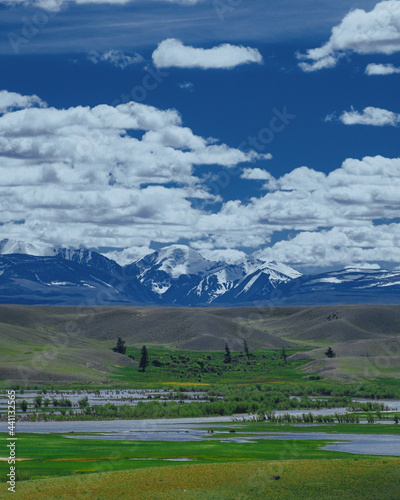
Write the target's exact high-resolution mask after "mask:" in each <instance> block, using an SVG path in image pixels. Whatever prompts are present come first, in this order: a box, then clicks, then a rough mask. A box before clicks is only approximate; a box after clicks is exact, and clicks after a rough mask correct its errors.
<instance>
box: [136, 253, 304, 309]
mask: <svg viewBox="0 0 400 500" xmlns="http://www.w3.org/2000/svg"><path fill="white" fill-rule="evenodd" d="M127 269H129V272H131V273H133V274H135V275H136V276H137V278H138V279H139V280H140V281H141V283H142V284H144V285H145V286H146V287H148V288H150V289H151V290H152V291H153V292H154V293H157V294H158V295H160V296H162V299H163V300H164V301H165V302H167V303H169V304H177V305H186V306H188V305H198V304H212V303H213V302H216V301H219V302H225V301H226V300H232V301H236V300H237V299H238V297H239V295H241V294H242V297H240V300H242V299H243V300H251V297H252V296H253V295H254V293H253V292H254V290H253V285H254V284H256V288H255V289H256V290H257V294H258V295H260V294H262V292H263V291H264V292H266V293H268V292H269V291H271V290H273V289H275V288H276V287H277V286H278V285H279V284H280V283H282V282H286V281H288V280H291V279H294V278H297V277H299V276H300V273H298V272H297V271H295V270H294V269H292V268H290V267H288V266H285V265H284V264H278V263H276V262H271V263H267V262H262V261H259V260H254V259H243V262H241V263H238V264H228V263H226V262H214V261H211V260H207V259H205V258H204V257H203V256H202V255H201V254H200V253H199V252H196V251H195V250H193V249H191V248H189V247H187V246H185V245H172V246H169V247H164V248H161V249H160V250H157V251H155V252H153V253H152V254H150V255H147V256H146V257H144V258H143V259H140V260H138V261H137V262H135V263H133V264H132V265H130V266H127Z"/></svg>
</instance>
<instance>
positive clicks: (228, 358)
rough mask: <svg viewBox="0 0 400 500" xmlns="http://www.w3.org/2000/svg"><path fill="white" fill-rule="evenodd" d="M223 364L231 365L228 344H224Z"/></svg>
mask: <svg viewBox="0 0 400 500" xmlns="http://www.w3.org/2000/svg"><path fill="white" fill-rule="evenodd" d="M224 363H232V356H231V351H230V350H229V347H228V344H225V356H224Z"/></svg>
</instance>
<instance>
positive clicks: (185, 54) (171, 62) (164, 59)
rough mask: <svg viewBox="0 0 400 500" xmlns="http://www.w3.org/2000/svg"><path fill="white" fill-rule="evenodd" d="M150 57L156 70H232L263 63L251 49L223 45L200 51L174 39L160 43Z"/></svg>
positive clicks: (259, 56) (255, 50)
mask: <svg viewBox="0 0 400 500" xmlns="http://www.w3.org/2000/svg"><path fill="white" fill-rule="evenodd" d="M152 57H153V62H154V64H155V66H156V67H158V68H168V67H177V68H202V69H232V68H234V67H236V66H240V65H241V64H248V63H262V61H263V59H262V56H261V54H260V52H259V51H258V50H257V49H253V48H251V47H243V46H237V45H230V44H223V45H219V46H218V47H213V48H212V49H202V48H195V47H190V46H185V45H183V43H182V42H181V41H180V40H177V39H176V38H168V39H167V40H164V41H163V42H161V43H160V44H159V45H158V47H157V49H156V50H155V51H154V52H153V56H152Z"/></svg>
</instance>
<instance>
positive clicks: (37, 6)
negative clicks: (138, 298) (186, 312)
mask: <svg viewBox="0 0 400 500" xmlns="http://www.w3.org/2000/svg"><path fill="white" fill-rule="evenodd" d="M399 82H400V1H399V0H389V1H382V2H377V1H376V0H373V1H368V0H366V1H356V0H338V1H335V2H331V1H330V0H307V1H306V0H298V1H296V2H293V1H289V0H143V1H142V0H101V1H98V0H0V200H1V201H0V207H1V211H0V236H1V237H2V238H9V239H13V240H20V241H24V242H29V243H33V244H35V245H38V246H41V245H46V246H48V245H60V246H63V247H74V248H78V247H86V248H93V249H97V250H99V251H102V252H105V253H107V255H112V256H113V257H114V258H116V259H117V260H118V261H119V262H120V263H123V264H125V263H128V262H131V261H132V260H134V259H136V258H139V257H141V256H144V255H146V254H147V253H149V252H150V251H152V250H154V249H157V248H160V247H162V246H167V245H171V244H186V245H189V246H191V247H192V248H193V249H195V250H198V251H200V253H202V255H203V256H204V257H206V258H210V259H213V260H218V259H227V260H229V261H230V262H234V261H240V260H241V259H243V258H244V257H245V256H246V255H247V256H249V255H251V256H254V257H257V258H260V259H263V260H276V261H279V262H283V263H285V264H288V265H291V266H293V267H295V268H296V269H300V270H302V271H307V270H324V269H333V268H342V267H345V266H349V265H358V266H361V265H366V266H367V267H368V266H373V267H377V266H381V267H384V268H398V267H399V266H400V211H399V208H400V189H399V188H400V155H399V124H400V105H399V99H398V92H399V91H398V89H399ZM109 252H111V253H109Z"/></svg>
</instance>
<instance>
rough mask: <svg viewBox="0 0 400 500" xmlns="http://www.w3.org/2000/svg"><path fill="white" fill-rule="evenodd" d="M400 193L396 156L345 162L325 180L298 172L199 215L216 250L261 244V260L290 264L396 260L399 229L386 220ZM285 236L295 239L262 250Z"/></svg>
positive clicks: (399, 253)
mask: <svg viewBox="0 0 400 500" xmlns="http://www.w3.org/2000/svg"><path fill="white" fill-rule="evenodd" d="M399 190H400V158H393V159H390V158H384V157H381V156H376V157H366V158H364V159H362V160H356V159H348V160H346V161H345V162H344V163H343V165H342V166H341V167H340V168H338V169H336V170H334V171H332V172H331V173H329V174H328V175H327V174H324V173H323V172H318V171H316V170H313V169H310V168H307V167H300V168H297V169H295V170H293V171H292V172H290V173H288V174H286V175H284V176H283V177H281V178H279V179H276V184H275V189H274V191H272V192H268V193H267V194H266V195H265V196H263V197H261V198H252V199H251V201H250V202H249V203H243V202H240V201H238V200H235V201H229V202H227V203H225V204H224V206H223V207H222V209H221V210H220V211H219V213H217V214H213V215H209V216H207V217H205V216H201V218H200V220H199V227H200V228H201V229H203V228H204V230H205V229H206V228H207V229H208V232H209V235H210V236H209V242H212V246H213V247H217V248H220V247H222V246H226V247H228V248H235V247H236V248H239V247H252V246H262V247H264V250H262V251H260V253H259V254H258V257H260V258H264V259H265V260H277V261H281V262H286V263H288V264H291V265H294V266H296V265H297V266H299V265H312V266H318V265H321V266H328V265H338V264H339V265H347V264H352V263H356V262H377V261H387V262H398V261H400V245H399V241H400V240H399V238H400V224H397V223H394V222H393V223H391V221H393V219H396V218H397V217H398V213H399V210H400V199H399V196H398V193H399ZM382 222H385V224H382ZM238 228H243V229H242V230H241V231H239V230H238ZM282 231H294V232H295V234H294V237H293V238H292V239H288V240H286V239H284V240H282V241H278V242H277V243H275V244H274V245H273V246H271V247H270V248H265V247H266V245H268V243H269V241H270V240H271V236H272V235H273V234H274V233H277V232H282Z"/></svg>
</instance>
